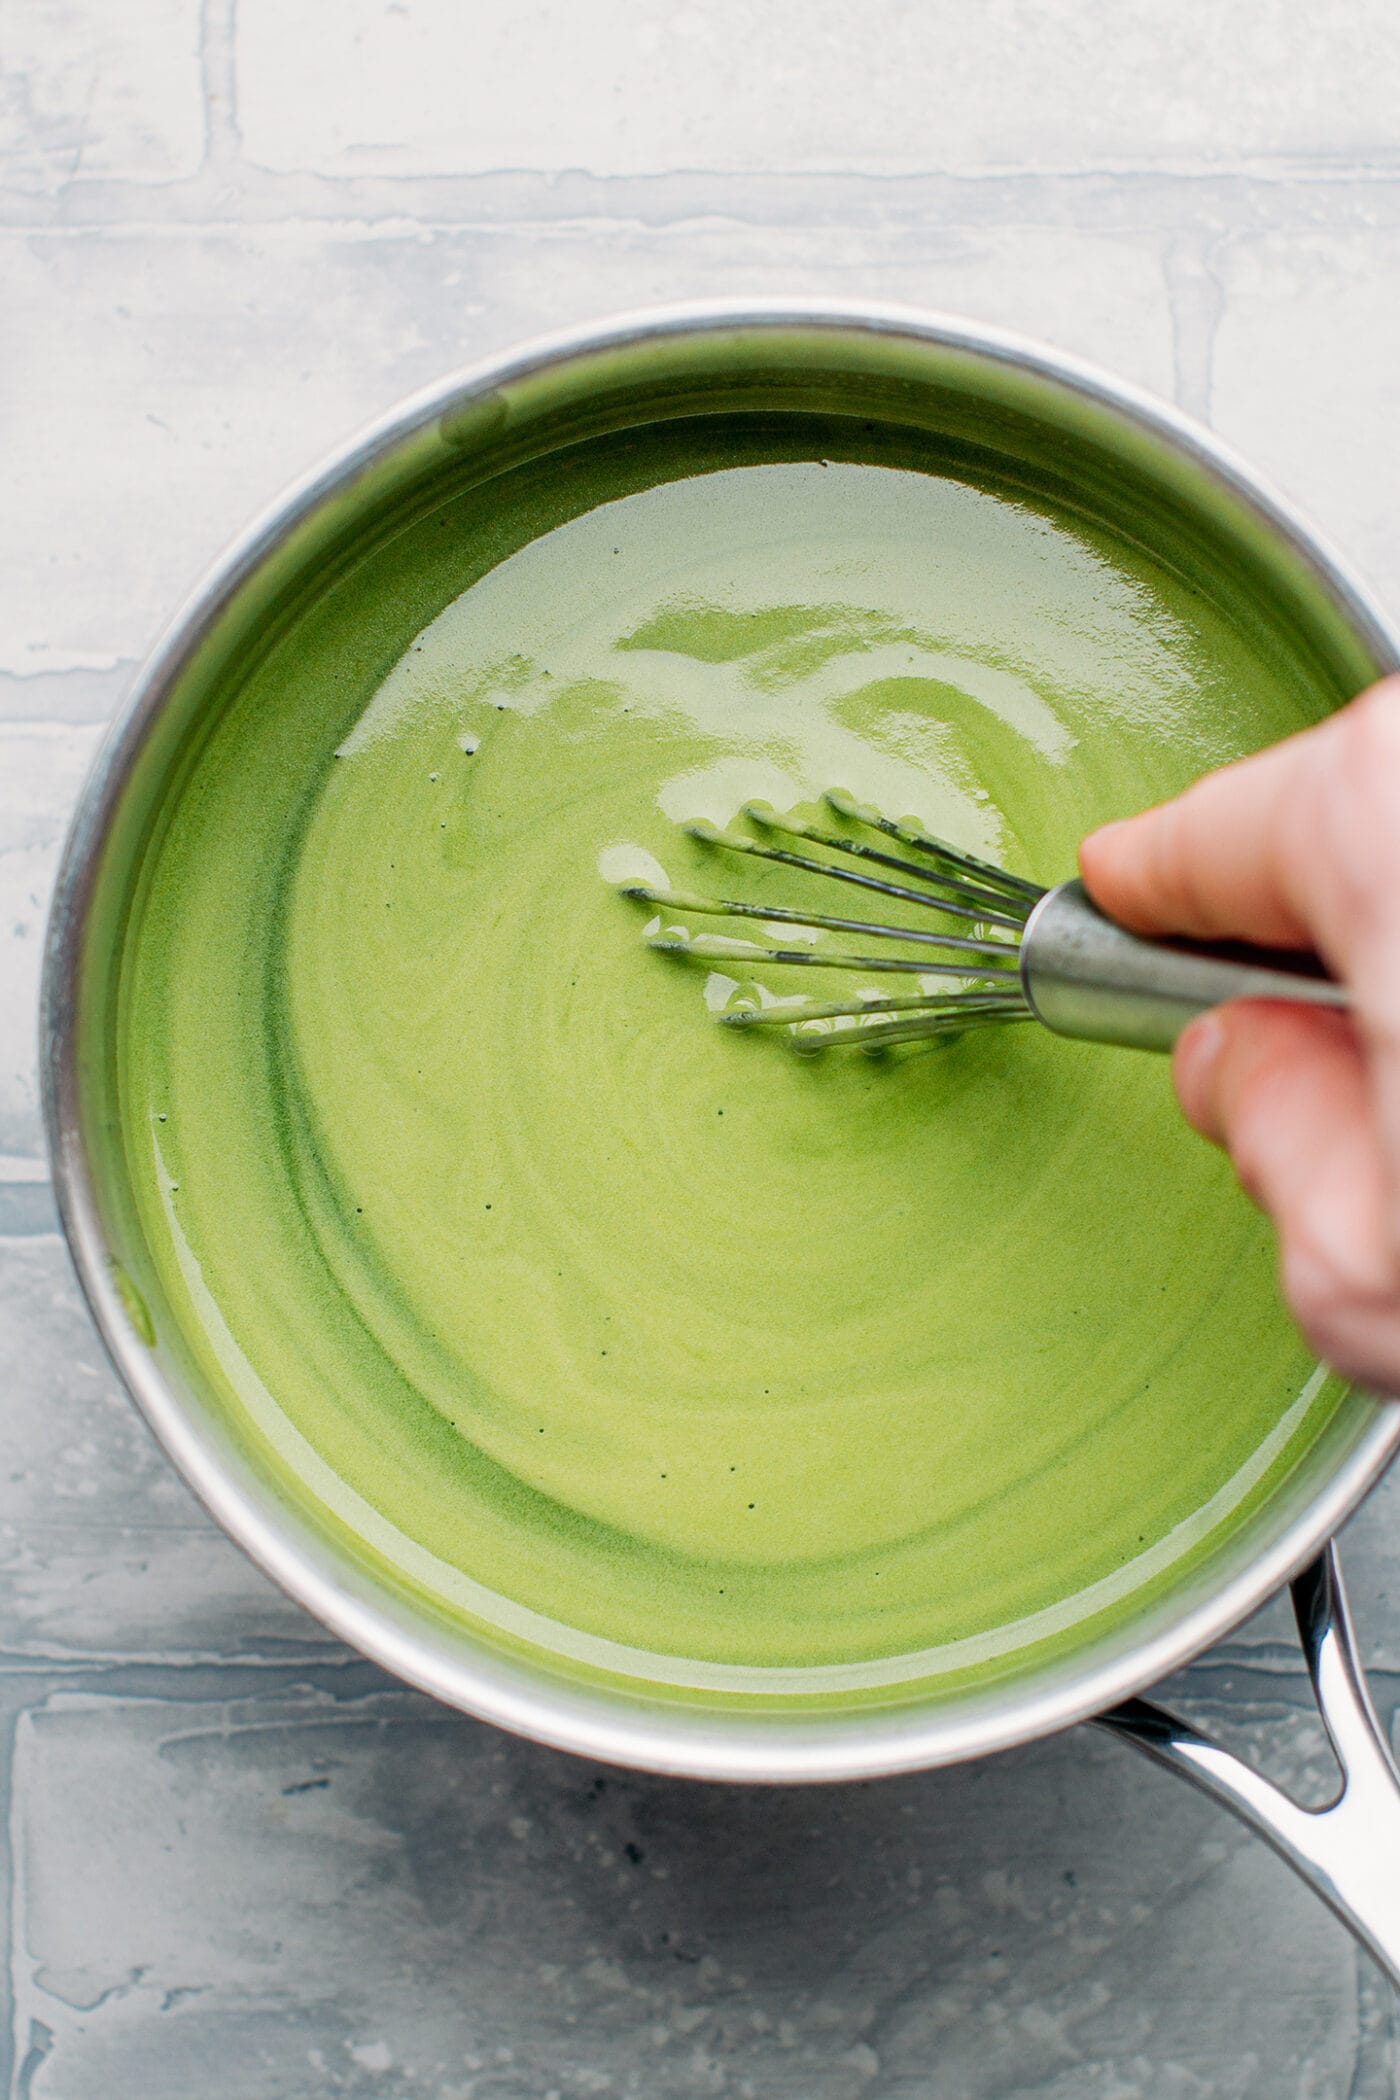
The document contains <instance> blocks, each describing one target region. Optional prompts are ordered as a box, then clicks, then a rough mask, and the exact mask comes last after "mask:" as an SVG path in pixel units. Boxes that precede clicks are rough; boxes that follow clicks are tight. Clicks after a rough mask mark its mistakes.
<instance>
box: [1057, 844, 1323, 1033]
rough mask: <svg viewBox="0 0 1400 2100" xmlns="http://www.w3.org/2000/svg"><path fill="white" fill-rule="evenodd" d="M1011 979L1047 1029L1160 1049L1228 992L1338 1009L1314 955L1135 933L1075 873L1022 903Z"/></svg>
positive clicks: (1241, 996) (1232, 996)
mask: <svg viewBox="0 0 1400 2100" xmlns="http://www.w3.org/2000/svg"><path fill="white" fill-rule="evenodd" d="M1021 985H1022V989H1023V990H1024V992H1025V995H1026V999H1027V1002H1028V1003H1029V1005H1030V1007H1031V1010H1032V1012H1033V1013H1034V1014H1035V1016H1036V1018H1037V1020H1040V1021H1043V1022H1044V1023H1045V1026H1046V1027H1047V1028H1051V1029H1053V1030H1054V1032H1055V1034H1056V1035H1070V1036H1080V1037H1083V1038H1084V1040H1086V1041H1088V1042H1093V1043H1122V1044H1125V1045H1127V1046H1128V1047H1129V1048H1132V1049H1138V1050H1170V1049H1171V1047H1172V1045H1173V1044H1174V1043H1175V1041H1176V1039H1177V1037H1178V1036H1179V1035H1180V1034H1181V1031H1182V1029H1183V1028H1185V1026H1186V1024H1187V1022H1188V1021H1193V1020H1194V1019H1195V1018H1196V1015H1197V1014H1201V1013H1204V1012H1206V1010H1207V1008H1209V1007H1212V1006H1223V1005H1224V1004H1225V1003H1226V1001H1227V1000H1230V999H1285V1000H1289V1001H1291V1002H1294V1003H1296V1004H1302V1005H1306V1006H1329V1007H1333V1008H1341V1009H1343V1010H1345V1008H1346V1006H1347V1004H1348V1000H1347V993H1346V990H1345V987H1344V986H1342V985H1340V984H1337V983H1336V982H1334V980H1333V979H1332V978H1330V977H1329V976H1328V975H1327V973H1326V971H1325V970H1324V969H1323V967H1322V965H1321V964H1320V963H1319V961H1318V960H1317V957H1316V956H1314V955H1304V954H1294V953H1292V952H1290V951H1287V950H1275V949H1271V948H1250V947H1247V946H1245V945H1243V944H1237V943H1234V942H1228V943H1227V942H1219V943H1214V944H1210V945H1205V944H1197V943H1191V942H1186V941H1152V940H1145V939H1144V938H1143V937H1142V936H1141V935H1140V934H1136V933H1129V932H1128V931H1127V930H1126V929H1125V928H1124V927H1122V926H1118V925H1116V924H1115V923H1114V921H1113V920H1112V919H1110V918H1108V917H1107V916H1106V915H1105V913H1103V912H1101V911H1100V910H1099V908H1098V906H1097V905H1096V904H1095V903H1094V901H1093V899H1092V898H1091V897H1090V895H1089V893H1088V891H1087V890H1086V889H1085V887H1084V885H1083V883H1082V882H1062V883H1061V884H1060V885H1059V887H1058V889H1053V890H1049V891H1047V892H1046V894H1045V896H1043V897H1042V898H1041V900H1040V902H1039V903H1038V904H1037V905H1036V906H1035V908H1034V910H1033V911H1032V912H1031V915H1030V917H1029V919H1028V920H1027V921H1026V929H1025V932H1024V934H1023V935H1022V938H1021Z"/></svg>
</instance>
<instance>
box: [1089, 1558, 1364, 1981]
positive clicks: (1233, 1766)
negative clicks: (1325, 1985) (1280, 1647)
mask: <svg viewBox="0 0 1400 2100" xmlns="http://www.w3.org/2000/svg"><path fill="white" fill-rule="evenodd" d="M1293 1609H1294V1611H1295V1613H1296V1614H1297V1619H1298V1633H1299V1637H1300V1639H1301V1640H1302V1644H1303V1655H1304V1658H1305V1659H1306V1662H1307V1666H1308V1676H1309V1677H1310V1678H1311V1680H1312V1688H1313V1696H1314V1698H1315V1699H1316V1700H1317V1708H1318V1712H1319V1713H1320V1714H1321V1716H1322V1723H1323V1726H1324V1727H1325V1728H1326V1730H1327V1735H1328V1739H1329V1741H1330V1742H1331V1745H1332V1748H1333V1750H1334V1751H1335V1753H1336V1757H1337V1763H1338V1766H1339V1767H1340V1769H1341V1790H1340V1792H1339V1793H1338V1794H1337V1796H1336V1798H1335V1799H1334V1800H1333V1801H1331V1802H1329V1803H1328V1805H1327V1806H1326V1807H1325V1808H1317V1809H1309V1808H1301V1807H1300V1806H1299V1805H1298V1803H1297V1802H1296V1801H1294V1800H1293V1799H1292V1798H1291V1797H1290V1796H1289V1795H1288V1794H1285V1793H1283V1792H1282V1791H1281V1790H1280V1789H1279V1788H1278V1787H1276V1786H1274V1785H1273V1784H1272V1783H1271V1782H1270V1781H1269V1780H1267V1779H1265V1778H1263V1777H1262V1776H1261V1774H1260V1773H1258V1772H1256V1771H1255V1770H1254V1769H1253V1767H1252V1766H1250V1765H1247V1764H1246V1763H1245V1762H1244V1761H1243V1759H1241V1758H1238V1757H1235V1756H1233V1755H1232V1754H1231V1752H1230V1751H1228V1750H1224V1749H1222V1748H1221V1746H1220V1745H1219V1744H1218V1743H1214V1742H1212V1741H1211V1739H1210V1737H1209V1736H1206V1735H1202V1734H1200V1733H1199V1731H1198V1730H1196V1729H1194V1728H1192V1727H1190V1726H1189V1725H1188V1724H1187V1723H1186V1722H1184V1721H1178V1720H1176V1719H1175V1718H1174V1716H1173V1715H1171V1714H1169V1713H1165V1712H1164V1711H1163V1710H1162V1708H1161V1707H1158V1706H1153V1705H1151V1704H1150V1703H1149V1702H1148V1701H1147V1700H1146V1699H1129V1700H1127V1701H1125V1702H1124V1704H1123V1705H1122V1706H1115V1707H1114V1708H1113V1709H1112V1710H1111V1712H1109V1713H1106V1714H1102V1715H1100V1716H1099V1726H1100V1727H1103V1728H1108V1729H1111V1730H1112V1732H1113V1733H1114V1734H1115V1735H1118V1736H1121V1737H1123V1739H1124V1740H1125V1741H1127V1742H1129V1743H1131V1744H1133V1746H1134V1747H1135V1748H1136V1749H1138V1750H1141V1751H1142V1752H1143V1753H1144V1754H1145V1755H1146V1756H1148V1757H1150V1758H1152V1759H1153V1760H1154V1761H1155V1762H1156V1763H1157V1764H1160V1765H1165V1766H1166V1767H1167V1768H1168V1770H1169V1771H1173V1772H1179V1773H1180V1774H1181V1776H1182V1777H1183V1779H1189V1780H1190V1781H1191V1783H1192V1784H1193V1785H1194V1786H1198V1787H1200V1788H1201V1789H1202V1791H1203V1792H1204V1793H1207V1794H1212V1795H1214V1797H1215V1799H1216V1800H1217V1801H1223V1802H1224V1804H1225V1806H1226V1807H1227V1808H1228V1809H1231V1810H1233V1812H1234V1814H1235V1815H1237V1816H1239V1817H1240V1819H1241V1820H1242V1821H1243V1822H1245V1823H1248V1824H1249V1825H1250V1827H1251V1828H1252V1829H1254V1830H1257V1831H1258V1832H1259V1834H1260V1836H1261V1837H1264V1838H1267V1840H1268V1842H1269V1843H1270V1844H1271V1845H1272V1846H1273V1848H1274V1850H1275V1851H1276V1852H1277V1853H1278V1854H1279V1855H1280V1857H1281V1858H1283V1859H1286V1860H1287V1862H1288V1864H1289V1866H1290V1867H1292V1868H1293V1869H1294V1871H1295V1872H1296V1873H1298V1874H1301V1875H1302V1877H1303V1879H1304V1881H1306V1882H1307V1883H1308V1884H1309V1886H1310V1887H1312V1888H1314V1889H1316V1891H1317V1893H1318V1895H1319V1896H1321V1898H1322V1900H1323V1902H1324V1903H1327V1904H1330V1906H1331V1908H1332V1909H1333V1910H1334V1911H1335V1912H1336V1914H1337V1916H1338V1917H1339V1918H1340V1919H1341V1921H1342V1923H1343V1924H1344V1925H1346V1926H1347V1927H1348V1928H1349V1929H1350V1930H1351V1931H1352V1932H1354V1933H1355V1935H1356V1937H1357V1939H1358V1940H1360V1942H1361V1944H1362V1946H1363V1947H1365V1948H1366V1949H1367V1950H1368V1951H1369V1952H1370V1953H1371V1954H1372V1955H1373V1956H1374V1958H1375V1960H1376V1961H1377V1962H1379V1964H1380V1966H1381V1967H1382V1968H1383V1969H1384V1970H1385V1972H1386V1975H1387V1976H1388V1977H1389V1978H1390V1980H1391V1982H1392V1983H1393V1984H1395V1985H1396V1986H1397V1987H1400V1771H1397V1769H1396V1764H1395V1760H1394V1758H1393V1757H1392V1755H1391V1751H1390V1744H1389V1742H1388V1740H1387V1738H1386V1736H1385V1734H1384V1732H1383V1731H1382V1729H1381V1726H1380V1723H1379V1721H1378V1720H1377V1719H1376V1711H1375V1708H1374V1707H1373V1706H1372V1704H1371V1695H1370V1693H1369V1691H1368V1690H1367V1688H1366V1679H1365V1677H1364V1676H1363V1674H1362V1671H1361V1666H1360V1663H1359V1662H1358V1660H1357V1655H1356V1642H1355V1638H1354V1635H1353V1633H1352V1625H1351V1614H1350V1613H1349V1611H1348V1609H1347V1600H1346V1591H1345V1589H1344V1588H1343V1585H1342V1571H1341V1568H1340V1566H1339V1564H1338V1560H1337V1551H1336V1548H1335V1546H1328V1547H1327V1549H1326V1551H1325V1552H1324V1553H1322V1554H1321V1555H1320V1556H1319V1558H1318V1559H1317V1560H1315V1561H1314V1562H1313V1563H1312V1564H1311V1566H1310V1567H1307V1568H1305V1569H1304V1570H1303V1572H1302V1574H1301V1575H1299V1576H1298V1577H1297V1579H1296V1580H1295V1582H1294V1584H1293Z"/></svg>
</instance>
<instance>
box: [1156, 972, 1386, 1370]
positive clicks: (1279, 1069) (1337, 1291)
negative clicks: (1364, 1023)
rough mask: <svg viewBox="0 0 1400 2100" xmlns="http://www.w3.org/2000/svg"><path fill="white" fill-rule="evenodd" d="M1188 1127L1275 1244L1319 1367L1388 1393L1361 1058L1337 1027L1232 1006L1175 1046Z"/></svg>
mask: <svg viewBox="0 0 1400 2100" xmlns="http://www.w3.org/2000/svg"><path fill="white" fill-rule="evenodd" d="M1173 1076H1174V1078H1175V1080H1176V1087H1177V1093H1178V1095H1179V1097H1180V1100H1181V1105H1182V1108H1183V1109H1184V1111H1185V1113H1186V1116H1187V1119H1188V1120H1189V1121H1190V1122H1191V1123H1192V1124H1193V1125H1194V1126H1195V1128H1196V1129H1197V1130H1198V1131H1200V1133H1201V1135H1202V1136H1203V1137H1207V1138H1210V1139H1211V1140H1212V1141H1213V1142H1214V1143H1215V1144H1218V1145H1222V1146H1224V1148H1225V1149H1226V1150H1227V1151H1228V1153H1229V1155H1230V1158H1231V1160H1232V1161H1233V1163H1234V1167H1235V1172H1236V1173H1237V1175H1238V1176H1239V1179H1240V1183H1241V1185H1242V1187H1243V1188H1244V1190H1245V1192H1246V1194H1248V1195H1249V1196H1250V1197H1251V1198H1252V1199H1253V1200H1254V1201H1255V1202H1256V1203H1258V1204H1259V1205H1260V1206H1261V1208H1262V1209H1264V1210H1265V1211H1267V1212H1268V1214H1269V1215H1270V1217H1271V1218H1272V1219H1273V1221H1274V1224H1275V1226H1276V1228H1277V1231H1278V1235H1279V1243H1280V1272H1281V1280H1282V1286H1283V1293H1284V1296H1285V1298H1286V1299H1287V1301H1288V1304H1289V1308H1290V1310H1291V1311H1292V1313H1293V1316H1294V1318H1295V1320H1296V1321H1297V1322H1298V1325H1299V1326H1300V1327H1301V1329H1302V1331H1303V1333H1304V1334H1305V1335H1306V1336H1307V1339H1308V1341H1309V1342H1310V1343H1311V1344H1312V1346H1313V1348H1315V1349H1316V1350H1317V1352H1318V1354H1319V1355H1320V1356H1322V1357H1324V1358H1325V1359H1326V1360H1327V1362H1328V1363H1330V1364H1332V1365H1333V1366H1334V1368H1335V1369H1337V1370H1339V1371H1341V1372H1343V1373H1344V1374H1345V1375H1346V1376H1348V1377H1351V1378H1356V1379H1359V1380H1361V1381H1362V1382H1363V1383H1366V1384H1369V1385H1385V1384H1386V1383H1388V1382H1389V1383H1393V1380H1394V1368H1393V1367H1394V1364H1395V1362H1396V1360H1397V1359H1396V1352H1397V1348H1400V1259H1397V1255H1396V1251H1395V1240H1394V1236H1393V1234H1392V1232H1391V1230H1390V1227H1389V1219H1388V1214H1387V1185H1386V1176H1385V1172H1384V1169H1383V1167H1382V1164H1381V1158H1382V1155H1381V1144H1380V1135H1379V1131H1378V1128H1377V1121H1376V1111H1375V1106H1374V1102H1373V1099H1372V1094H1371V1087H1370V1083H1369V1080H1368V1076H1367V1070H1366V1062H1365V1055H1364V1052H1363V1049H1362V1046H1361V1044H1360V1042H1359V1041H1358V1039H1357V1036H1356V1032H1355V1030H1354V1029H1353V1028H1352V1027H1351V1026H1350V1025H1349V1023H1348V1022H1347V1020H1346V1018H1345V1016H1344V1015H1341V1014H1335V1013H1327V1012H1323V1011H1319V1010H1318V1009H1315V1008H1310V1007H1295V1006H1284V1005H1266V1004H1264V1003H1262V1002H1259V1001H1252V1002H1251V1001H1241V1002H1239V1003H1237V1004H1235V1005H1232V1006H1226V1007H1222V1008H1220V1009H1219V1010H1218V1011H1216V1012H1214V1013H1210V1014H1205V1015H1202V1017H1201V1018H1200V1020H1198V1021H1194V1022H1193V1023H1192V1024H1191V1026H1190V1027H1189V1028H1188V1029H1187V1030H1186V1032H1185V1033H1184V1034H1183V1036H1182V1037H1181V1040H1180V1042H1179V1043H1178V1044H1177V1048H1176V1055H1175V1058H1174V1061H1173Z"/></svg>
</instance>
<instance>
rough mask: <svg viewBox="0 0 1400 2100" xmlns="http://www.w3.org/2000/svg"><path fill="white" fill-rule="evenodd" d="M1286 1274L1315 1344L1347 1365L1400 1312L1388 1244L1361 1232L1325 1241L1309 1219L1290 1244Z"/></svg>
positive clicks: (1297, 1315) (1397, 1276)
mask: <svg viewBox="0 0 1400 2100" xmlns="http://www.w3.org/2000/svg"><path fill="white" fill-rule="evenodd" d="M1282 1280H1283V1291H1284V1296H1285V1298H1286V1299H1287V1300H1288V1305H1289V1309H1290V1310H1291V1312H1292V1314H1293V1317H1294V1319H1295V1320H1296V1321H1297V1323H1298V1326H1299V1327H1300V1328H1301V1330H1302V1332H1303V1335H1304V1337H1305V1338H1306V1340H1307V1342H1308V1343H1309V1345H1310V1347H1312V1348H1314V1349H1315V1350H1316V1351H1317V1353H1318V1355H1319V1356H1321V1357H1323V1358H1324V1359H1325V1360H1326V1361H1327V1362H1328V1363H1332V1364H1336V1365H1337V1366H1338V1367H1339V1368H1342V1369H1347V1368H1350V1367H1353V1366H1354V1365H1355V1363H1356V1361H1357V1357H1358V1353H1359V1352H1360V1351H1361V1350H1362V1348H1363V1347H1364V1343H1365V1338H1366V1337H1368V1336H1370V1335H1372V1334H1373V1333H1374V1332H1375V1330H1376V1328H1377V1326H1378V1325H1379V1324H1388V1323H1389V1322H1390V1321H1392V1320H1395V1319H1396V1318H1397V1317H1398V1316H1400V1270H1397V1267H1396V1264H1395V1262H1394V1261H1393V1260H1392V1259H1391V1258H1389V1257H1388V1254H1387V1252H1386V1250H1384V1249H1383V1248H1380V1247H1376V1246H1372V1245H1370V1244H1369V1243H1367V1242H1365V1241H1364V1240H1363V1239H1361V1238H1360V1236H1358V1237H1357V1239H1356V1240H1355V1241H1351V1240H1347V1239H1342V1240H1340V1241H1338V1240H1336V1239H1329V1240H1328V1241H1327V1242H1326V1243H1325V1244H1324V1243H1322V1242H1320V1241H1319V1240H1318V1239H1316V1238H1315V1237H1314V1236H1313V1235H1312V1234H1310V1233H1309V1232H1308V1231H1307V1229H1306V1224H1305V1225H1304V1229H1303V1230H1302V1231H1301V1232H1300V1233H1299V1234H1298V1236H1297V1237H1296V1238H1295V1239H1294V1240H1293V1242H1292V1244H1291V1245H1289V1246H1286V1247H1285V1249H1284V1254H1283V1262H1282Z"/></svg>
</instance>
